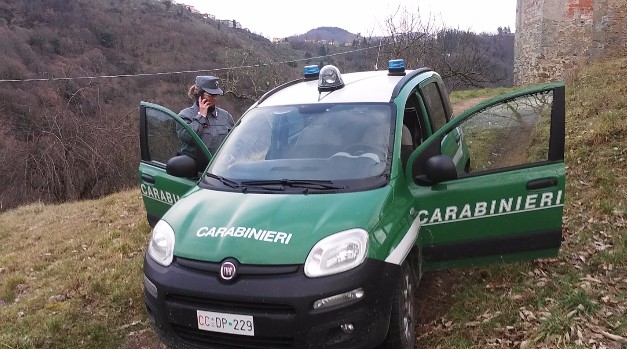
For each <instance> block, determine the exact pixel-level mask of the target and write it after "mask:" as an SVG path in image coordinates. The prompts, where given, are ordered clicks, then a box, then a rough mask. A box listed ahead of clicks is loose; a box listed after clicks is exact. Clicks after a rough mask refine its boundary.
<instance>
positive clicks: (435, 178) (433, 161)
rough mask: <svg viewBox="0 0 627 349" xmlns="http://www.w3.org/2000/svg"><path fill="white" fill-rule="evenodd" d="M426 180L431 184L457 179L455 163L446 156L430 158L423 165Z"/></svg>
mask: <svg viewBox="0 0 627 349" xmlns="http://www.w3.org/2000/svg"><path fill="white" fill-rule="evenodd" d="M425 174H426V175H427V179H428V180H430V181H431V182H433V183H440V182H444V181H448V180H451V179H456V178H457V168H455V163H454V162H453V159H451V158H450V157H449V156H447V155H436V156H432V157H430V158H429V160H427V163H426V165H425Z"/></svg>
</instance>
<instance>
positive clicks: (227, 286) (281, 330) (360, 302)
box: [144, 257, 400, 349]
mask: <svg viewBox="0 0 627 349" xmlns="http://www.w3.org/2000/svg"><path fill="white" fill-rule="evenodd" d="M216 266H219V264H216V263H204V262H198V261H190V260H184V259H177V258H175V261H174V262H173V263H172V264H171V265H170V266H169V267H167V268H166V267H163V266H161V265H159V264H157V263H155V262H154V261H153V260H152V259H151V258H149V257H146V258H145V259H144V276H145V281H144V285H145V288H144V298H145V303H146V308H147V311H148V314H149V316H150V318H151V320H152V321H153V327H154V328H155V330H156V332H157V334H158V335H159V336H160V337H161V339H162V340H163V341H164V342H166V343H167V344H168V345H170V346H172V347H176V348H201V347H202V348H273V349H276V348H322V347H324V348H371V347H374V346H376V345H377V344H379V343H380V342H381V341H382V340H383V339H384V338H385V336H386V334H387V329H388V324H389V320H390V309H391V300H392V293H393V291H394V289H395V287H394V286H395V285H396V284H397V282H398V278H399V274H400V268H399V266H397V265H394V264H390V263H386V262H383V261H378V260H373V259H366V261H365V262H364V263H363V264H362V265H360V266H359V267H357V268H355V269H352V270H349V271H346V272H343V273H340V274H336V275H331V276H326V277H320V278H308V277H306V276H305V274H304V272H303V267H302V266H280V267H263V266H261V267H260V266H248V267H247V266H242V267H241V268H240V270H242V272H241V273H240V274H238V277H237V278H236V279H235V280H232V281H230V282H226V281H223V280H221V279H220V277H219V273H218V272H217V269H216ZM358 288H361V289H362V290H363V291H364V295H363V297H361V298H359V299H354V300H349V301H347V302H345V303H343V304H338V305H334V306H331V307H328V308H324V309H316V310H314V308H313V304H314V302H315V301H317V300H320V299H322V298H326V297H330V296H334V295H337V294H342V293H345V292H349V291H352V290H355V289H358ZM155 293H156V297H155V296H154V295H155ZM198 310H201V311H212V312H220V313H226V314H238V315H247V316H252V317H253V319H254V336H245V335H239V334H225V333H218V332H211V331H206V330H200V329H198V320H197V311H198ZM346 324H350V325H352V328H353V331H352V332H351V331H350V330H348V331H347V330H346V328H347V327H348V328H350V327H351V326H347V325H346ZM342 325H345V328H344V330H342V329H341V326H342Z"/></svg>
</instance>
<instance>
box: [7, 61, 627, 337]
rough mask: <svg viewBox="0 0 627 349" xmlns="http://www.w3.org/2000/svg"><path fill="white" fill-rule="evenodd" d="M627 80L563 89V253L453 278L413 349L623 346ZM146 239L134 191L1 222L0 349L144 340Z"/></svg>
mask: <svg viewBox="0 0 627 349" xmlns="http://www.w3.org/2000/svg"><path fill="white" fill-rule="evenodd" d="M626 81H627V60H621V61H614V62H610V63H606V64H599V65H596V66H593V67H591V68H589V69H586V70H585V71H582V72H579V73H578V74H577V76H576V77H575V78H574V79H572V80H571V81H569V82H568V83H567V111H568V115H567V143H566V152H567V153H566V163H567V202H566V206H565V218H564V235H565V242H564V245H563V249H562V252H561V254H560V256H559V257H558V258H555V259H551V260H542V261H537V262H528V263H517V264H511V265H503V266H490V267H483V268H470V269H464V270H456V271H453V272H452V274H449V279H451V278H452V285H453V287H452V292H451V293H450V296H448V297H440V300H439V301H442V302H444V303H446V304H445V305H446V306H444V304H438V303H434V304H432V306H431V307H432V308H438V312H437V317H436V318H434V319H433V321H430V322H428V323H426V324H425V325H423V326H421V327H420V328H419V335H420V339H419V346H418V347H419V348H442V349H444V348H488V347H489V348H512V347H522V348H532V347H538V348H592V347H596V348H627V343H626V340H625V338H627V319H626V318H627V317H626V315H625V314H627V272H626V270H627V185H626V183H627V178H626V177H627V137H626V135H627V115H626V114H627V83H626ZM473 97H476V96H469V97H467V98H473ZM148 237H149V227H148V226H147V224H146V222H145V216H144V211H143V207H142V203H141V198H140V195H139V192H138V191H137V190H133V191H128V192H122V193H118V194H114V195H111V196H109V197H106V198H104V199H102V200H94V201H83V202H76V203H67V204H62V205H55V206H47V205H41V204H34V205H29V206H24V207H21V208H19V209H16V210H13V211H10V212H6V213H4V214H2V215H0V348H34V347H55V348H68V347H84V348H116V347H120V346H123V345H124V338H125V337H126V336H127V335H128V334H129V333H137V332H142V331H143V330H144V329H145V328H147V327H148V325H147V323H146V317H145V313H144V308H143V301H142V278H141V268H142V255H143V251H144V248H145V245H146V242H147V240H148ZM445 273H447V272H445ZM420 296H421V295H419V297H420ZM420 299H421V301H423V302H429V301H430V299H425V297H422V298H420ZM427 306H429V305H427ZM127 345H128V344H127Z"/></svg>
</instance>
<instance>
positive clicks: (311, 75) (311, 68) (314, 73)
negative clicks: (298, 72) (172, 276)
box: [305, 64, 320, 80]
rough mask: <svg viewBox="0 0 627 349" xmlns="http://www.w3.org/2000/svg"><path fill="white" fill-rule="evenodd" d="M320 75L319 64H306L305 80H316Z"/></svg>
mask: <svg viewBox="0 0 627 349" xmlns="http://www.w3.org/2000/svg"><path fill="white" fill-rule="evenodd" d="M318 76H320V68H318V66H317V65H315V64H314V65H308V66H305V80H316V79H318Z"/></svg>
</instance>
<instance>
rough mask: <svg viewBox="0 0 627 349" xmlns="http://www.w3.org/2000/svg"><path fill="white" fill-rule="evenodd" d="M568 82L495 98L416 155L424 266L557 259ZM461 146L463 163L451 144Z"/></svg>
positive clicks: (411, 165) (414, 187) (411, 168)
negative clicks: (456, 159)
mask: <svg viewBox="0 0 627 349" xmlns="http://www.w3.org/2000/svg"><path fill="white" fill-rule="evenodd" d="M564 104H565V88H564V84H563V83H555V84H547V85H542V86H536V87H532V88H528V89H525V90H523V91H519V92H514V93H510V94H507V95H505V96H501V97H497V98H493V99H491V100H489V101H487V102H484V103H482V104H480V105H478V106H476V107H474V108H472V109H470V110H468V111H466V112H464V113H462V114H461V115H459V116H458V117H456V118H454V119H452V120H451V121H450V122H448V123H447V124H446V125H444V126H443V127H442V128H441V129H440V130H438V132H436V133H435V134H434V135H432V136H431V137H429V139H427V140H426V141H425V142H424V143H423V144H422V145H421V146H420V147H419V148H418V149H417V150H416V151H415V152H414V153H413V154H412V155H411V156H410V158H409V161H408V166H407V169H406V175H407V176H408V178H412V179H413V183H411V184H410V191H411V193H412V194H413V196H414V212H415V214H416V215H417V216H418V218H419V220H420V223H421V227H420V233H419V234H420V236H419V240H420V244H421V245H422V253H423V258H424V265H423V267H424V269H425V270H436V269H444V268H451V267H461V266H468V265H476V264H485V263H494V262H498V261H513V260H524V259H535V258H542V257H549V256H554V255H556V254H557V252H558V250H559V247H560V245H561V241H562V233H561V229H562V212H563V205H564V187H565V175H564V138H565V136H564V127H565V105H564ZM451 139H454V140H455V141H457V142H458V143H459V144H458V147H457V149H458V151H459V152H461V153H460V154H456V155H455V156H456V157H460V158H463V159H468V160H469V162H468V163H467V164H466V165H467V166H463V167H462V166H456V163H455V162H454V161H453V159H452V158H451V155H450V154H448V155H447V152H446V151H445V149H443V143H444V144H446V140H451Z"/></svg>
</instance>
